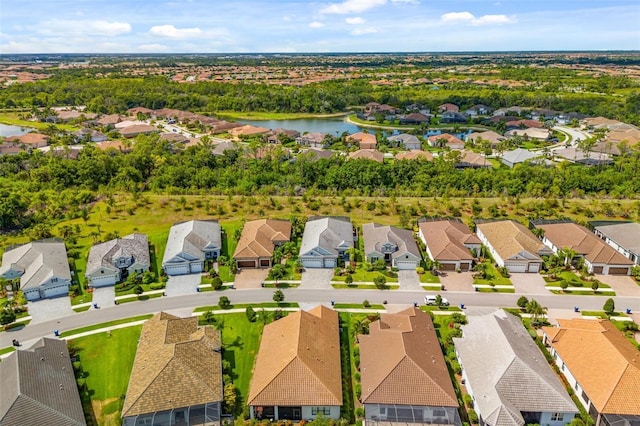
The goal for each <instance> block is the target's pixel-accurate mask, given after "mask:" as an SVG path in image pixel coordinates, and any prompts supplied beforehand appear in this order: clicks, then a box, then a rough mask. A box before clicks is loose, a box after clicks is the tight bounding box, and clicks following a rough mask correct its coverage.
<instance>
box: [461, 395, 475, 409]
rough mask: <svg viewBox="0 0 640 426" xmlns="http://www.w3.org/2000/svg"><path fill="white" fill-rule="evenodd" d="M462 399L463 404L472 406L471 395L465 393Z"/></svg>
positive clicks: (468, 406)
mask: <svg viewBox="0 0 640 426" xmlns="http://www.w3.org/2000/svg"><path fill="white" fill-rule="evenodd" d="M462 399H463V400H464V405H466V406H467V408H471V407H473V398H472V397H471V395H469V394H468V393H466V394H465V395H464V397H463V398H462Z"/></svg>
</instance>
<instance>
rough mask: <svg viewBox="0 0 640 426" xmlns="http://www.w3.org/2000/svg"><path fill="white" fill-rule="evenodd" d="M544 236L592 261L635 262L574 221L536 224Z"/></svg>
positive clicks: (610, 262)
mask: <svg viewBox="0 0 640 426" xmlns="http://www.w3.org/2000/svg"><path fill="white" fill-rule="evenodd" d="M536 227H537V228H540V229H544V237H545V238H546V239H548V240H549V241H551V242H552V243H553V245H554V246H556V247H557V248H570V249H571V250H574V251H575V252H576V253H577V254H580V255H582V256H584V257H585V259H587V260H588V261H589V262H590V263H605V264H615V265H632V264H633V262H631V260H629V259H628V258H626V257H625V256H623V255H622V254H621V253H619V252H618V251H616V250H615V249H614V248H613V247H611V246H610V245H608V244H607V243H606V242H604V241H603V240H601V239H600V238H598V237H597V236H596V235H595V234H594V233H593V232H591V231H589V230H588V229H587V228H585V227H584V226H582V225H578V224H577V223H573V222H565V223H549V224H541V225H536Z"/></svg>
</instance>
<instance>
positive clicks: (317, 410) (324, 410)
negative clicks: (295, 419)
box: [311, 407, 331, 416]
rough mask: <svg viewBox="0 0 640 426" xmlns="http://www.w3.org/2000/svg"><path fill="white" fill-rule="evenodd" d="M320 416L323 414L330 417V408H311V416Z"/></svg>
mask: <svg viewBox="0 0 640 426" xmlns="http://www.w3.org/2000/svg"><path fill="white" fill-rule="evenodd" d="M318 414H323V415H325V416H328V415H330V414H331V408H330V407H311V415H312V416H315V415H318Z"/></svg>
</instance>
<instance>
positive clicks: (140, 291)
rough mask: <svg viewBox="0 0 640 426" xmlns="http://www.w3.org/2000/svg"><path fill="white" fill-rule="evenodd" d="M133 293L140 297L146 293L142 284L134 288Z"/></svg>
mask: <svg viewBox="0 0 640 426" xmlns="http://www.w3.org/2000/svg"><path fill="white" fill-rule="evenodd" d="M133 292H134V293H135V294H137V295H138V296H139V295H141V294H142V293H144V289H143V288H142V286H141V285H140V284H138V285H136V286H135V287H134V288H133Z"/></svg>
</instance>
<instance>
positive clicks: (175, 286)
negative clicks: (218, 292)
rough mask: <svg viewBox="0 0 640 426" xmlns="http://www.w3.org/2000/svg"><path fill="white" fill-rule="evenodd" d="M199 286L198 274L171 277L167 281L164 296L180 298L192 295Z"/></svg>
mask: <svg viewBox="0 0 640 426" xmlns="http://www.w3.org/2000/svg"><path fill="white" fill-rule="evenodd" d="M199 285H200V274H189V275H173V276H170V277H169V280H168V281H167V287H166V289H165V294H166V295H167V296H182V295H185V294H194V293H196V292H197V291H198V286H199Z"/></svg>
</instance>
